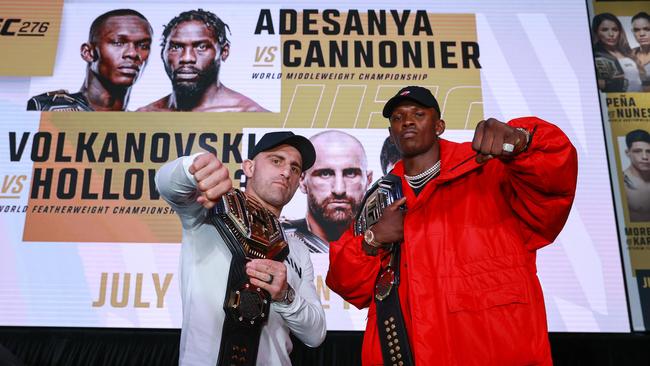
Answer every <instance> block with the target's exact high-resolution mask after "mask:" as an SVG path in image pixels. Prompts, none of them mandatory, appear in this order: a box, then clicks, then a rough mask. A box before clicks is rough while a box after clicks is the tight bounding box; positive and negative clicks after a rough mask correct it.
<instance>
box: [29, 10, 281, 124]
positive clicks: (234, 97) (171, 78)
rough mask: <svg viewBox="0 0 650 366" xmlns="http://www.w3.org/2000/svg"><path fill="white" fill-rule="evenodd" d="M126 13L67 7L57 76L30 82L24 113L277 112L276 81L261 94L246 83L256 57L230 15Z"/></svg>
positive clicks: (208, 12)
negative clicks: (231, 21) (27, 111)
mask: <svg viewBox="0 0 650 366" xmlns="http://www.w3.org/2000/svg"><path fill="white" fill-rule="evenodd" d="M113 6H115V5H113ZM124 6H125V7H124V8H116V9H110V10H107V11H105V12H99V13H98V12H97V11H98V10H99V9H97V8H94V9H92V10H91V9H84V5H83V4H71V5H66V7H65V8H64V15H63V22H62V24H63V27H62V30H61V36H60V39H59V50H58V51H59V54H58V56H57V60H56V65H55V69H54V74H53V76H52V77H45V78H34V79H33V80H32V83H31V85H30V92H32V95H33V96H32V97H31V98H30V99H29V100H28V101H27V110H30V111H127V110H128V111H139V112H161V111H163V112H170V111H191V112H270V111H276V112H277V111H279V97H278V98H277V101H276V100H273V99H274V97H273V95H274V94H277V90H279V87H280V84H279V81H277V82H276V81H274V80H264V81H259V80H258V81H256V84H260V83H262V84H265V85H267V86H268V87H271V88H276V89H275V91H276V92H271V93H269V92H268V88H266V89H267V90H266V93H263V92H260V91H259V90H257V92H256V91H255V90H253V91H252V92H251V89H256V88H255V87H254V86H253V85H247V84H251V82H250V81H248V83H246V82H245V80H244V79H245V76H244V75H245V74H248V75H250V74H251V73H250V72H248V71H249V70H246V67H243V66H242V65H246V66H248V67H250V68H251V70H252V68H253V62H251V61H252V60H253V59H254V55H255V51H254V47H252V46H253V45H252V42H250V41H248V40H247V39H246V38H245V35H246V33H248V30H246V29H245V28H244V27H242V25H245V24H242V23H240V22H236V23H234V24H233V25H232V26H231V25H229V24H228V22H229V21H228V18H231V19H233V14H232V10H231V9H228V8H225V7H222V8H221V9H215V8H214V7H210V8H208V7H205V8H202V7H198V6H197V7H196V8H187V7H184V8H182V9H181V8H179V6H178V5H176V6H163V7H153V6H151V5H145V4H140V5H139V6H138V4H124ZM189 6H190V5H188V7H189ZM203 6H204V5H203ZM131 7H133V8H131ZM136 8H137V10H136ZM253 13H254V12H251V14H253ZM237 17H239V15H237ZM254 22H255V19H254V18H253V17H251V19H250V23H251V26H253V25H254ZM243 28H244V29H243ZM73 29H74V30H73ZM80 29H84V30H85V31H83V32H80V31H79V30H80ZM86 32H87V33H86ZM235 35H237V36H235ZM235 54H237V57H233V55H235ZM158 55H160V57H158ZM244 57H246V58H247V59H248V60H249V61H248V63H247V64H245V63H242V59H243V58H244ZM231 64H233V66H231ZM81 70H83V71H81ZM233 73H234V74H233ZM145 75H146V76H145ZM136 83H137V84H138V88H135V86H136ZM242 84H243V85H242ZM262 89H264V88H262ZM269 96H270V97H269Z"/></svg>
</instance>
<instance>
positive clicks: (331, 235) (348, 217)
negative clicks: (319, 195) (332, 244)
mask: <svg viewBox="0 0 650 366" xmlns="http://www.w3.org/2000/svg"><path fill="white" fill-rule="evenodd" d="M346 198H347V199H348V200H349V201H350V209H349V210H343V211H342V210H328V209H326V206H327V204H328V202H329V201H330V200H332V199H333V198H331V197H328V198H326V199H325V200H324V201H323V202H320V203H319V202H317V201H316V198H315V197H314V196H312V195H310V194H308V195H307V205H308V208H309V212H311V215H312V216H313V217H314V219H315V220H316V221H318V223H319V224H320V226H321V227H322V228H323V230H324V231H325V233H326V235H327V239H328V241H335V240H338V239H339V237H340V236H341V234H343V232H344V231H345V229H347V228H348V226H350V224H351V223H352V220H353V219H354V216H355V215H356V214H357V211H358V209H359V203H357V202H354V201H353V200H351V199H350V198H349V197H346Z"/></svg>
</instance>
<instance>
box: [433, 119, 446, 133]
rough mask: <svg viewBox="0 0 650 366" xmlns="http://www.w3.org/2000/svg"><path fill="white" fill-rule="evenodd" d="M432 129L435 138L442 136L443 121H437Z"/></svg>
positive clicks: (443, 130)
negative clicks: (433, 129)
mask: <svg viewBox="0 0 650 366" xmlns="http://www.w3.org/2000/svg"><path fill="white" fill-rule="evenodd" d="M434 128H435V131H436V135H437V136H440V135H442V133H443V132H445V121H444V120H442V119H439V120H437V121H436V123H435V127H434Z"/></svg>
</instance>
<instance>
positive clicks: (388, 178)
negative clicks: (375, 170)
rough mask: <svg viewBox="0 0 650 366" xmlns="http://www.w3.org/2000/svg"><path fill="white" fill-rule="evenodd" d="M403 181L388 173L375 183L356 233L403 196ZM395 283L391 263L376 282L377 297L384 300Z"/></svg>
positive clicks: (367, 194)
mask: <svg viewBox="0 0 650 366" xmlns="http://www.w3.org/2000/svg"><path fill="white" fill-rule="evenodd" d="M402 196H403V195H402V181H401V179H400V178H399V177H397V176H395V175H392V174H387V175H385V176H384V177H382V178H381V179H380V180H379V181H378V182H377V183H375V184H374V185H373V186H372V187H371V188H370V190H369V191H368V193H366V196H365V197H364V200H363V205H362V207H361V210H360V211H359V213H358V214H357V218H356V220H355V223H354V234H355V235H361V234H363V233H364V232H365V231H366V230H367V229H368V228H369V227H371V226H372V225H374V224H376V223H377V221H379V219H380V218H381V215H382V214H383V212H384V209H385V208H386V207H388V206H390V205H391V204H392V203H393V202H395V201H397V200H399V199H400V198H402ZM393 244H395V243H393ZM394 285H395V271H394V270H393V268H392V266H391V265H388V266H387V267H385V268H383V269H382V270H381V272H380V273H379V276H378V277H377V281H376V282H375V298H376V299H377V300H384V299H385V298H386V297H388V295H390V292H391V290H392V289H393V286H394Z"/></svg>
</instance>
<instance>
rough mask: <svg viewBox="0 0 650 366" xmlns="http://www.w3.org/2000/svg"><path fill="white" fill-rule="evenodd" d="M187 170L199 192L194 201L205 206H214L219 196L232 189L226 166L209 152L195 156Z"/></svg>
mask: <svg viewBox="0 0 650 366" xmlns="http://www.w3.org/2000/svg"><path fill="white" fill-rule="evenodd" d="M189 172H190V174H192V175H193V176H194V179H196V182H197V184H196V188H197V189H198V190H199V192H201V195H200V196H199V197H198V198H197V199H196V201H197V202H198V203H200V204H201V205H203V207H205V208H208V209H209V208H212V207H214V205H215V203H216V202H217V201H218V200H219V198H221V196H223V194H224V193H226V192H228V191H229V190H231V189H232V180H231V179H230V172H228V168H226V166H225V165H223V164H222V163H221V162H220V161H219V159H217V157H216V156H214V155H212V154H210V153H204V154H201V155H199V156H197V157H196V158H195V159H194V162H193V163H192V165H190V167H189Z"/></svg>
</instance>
